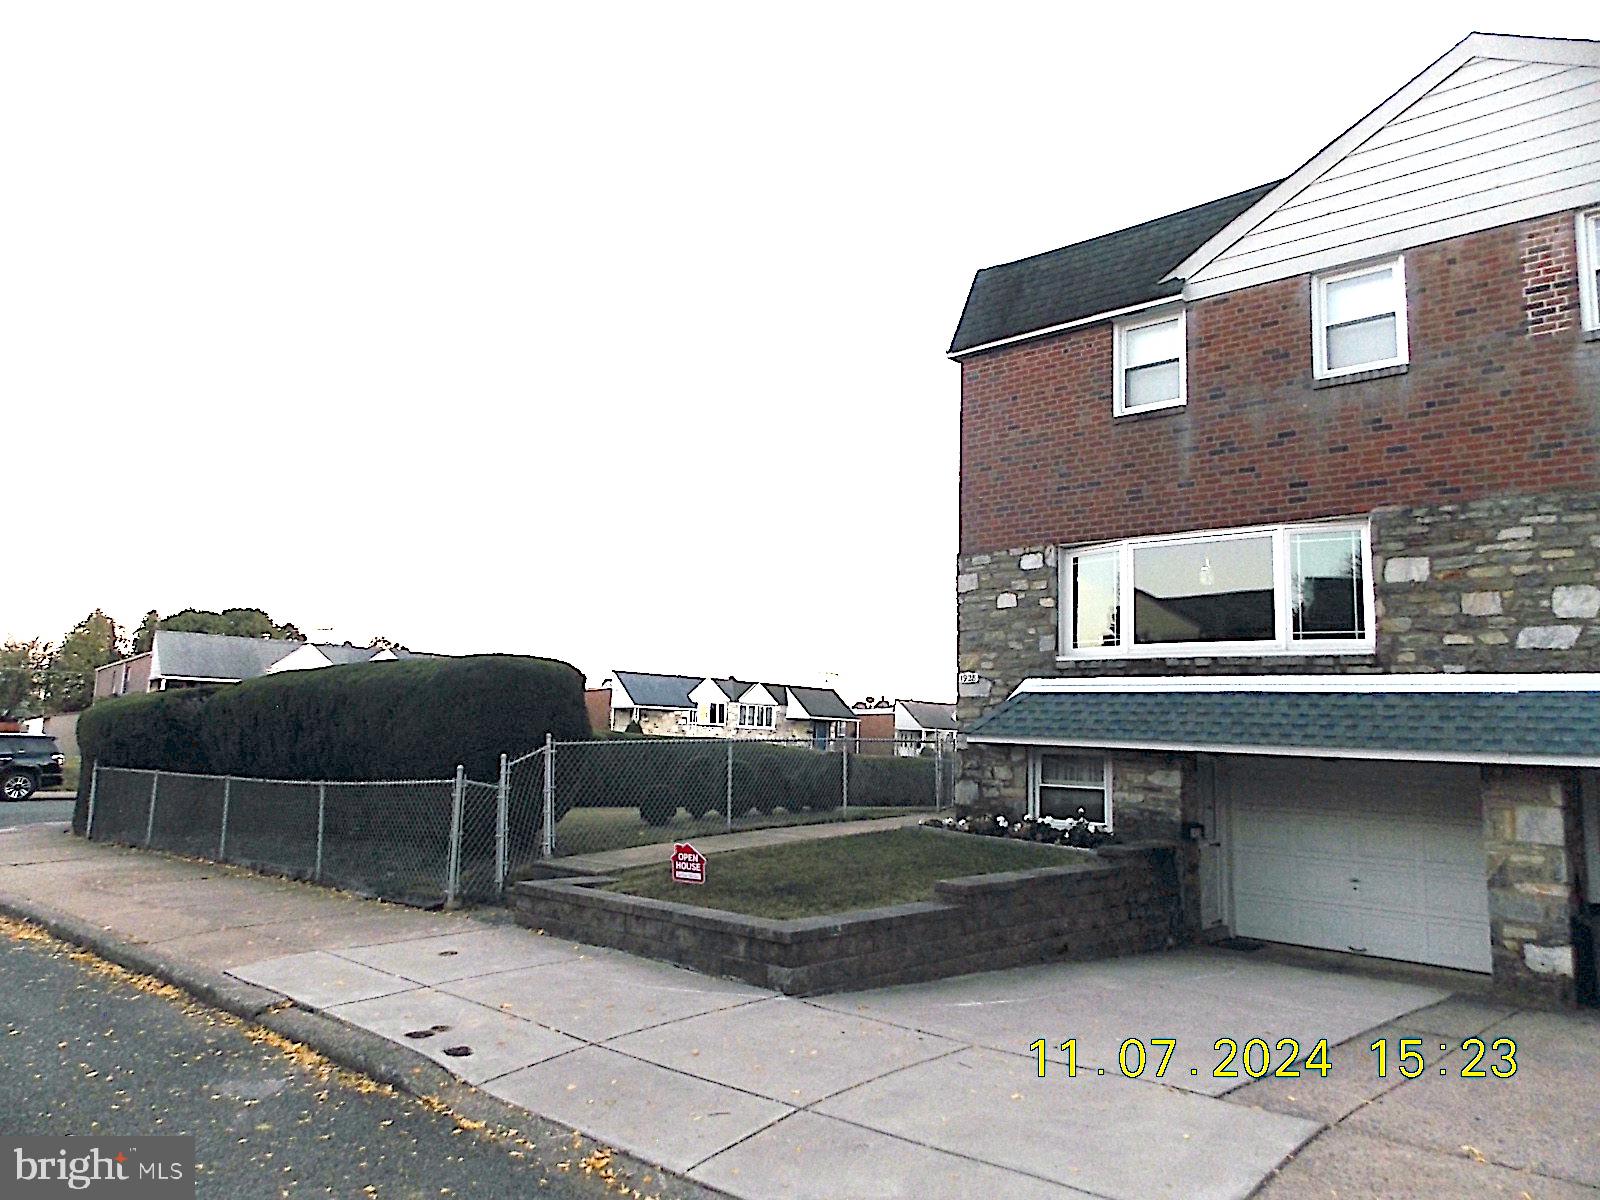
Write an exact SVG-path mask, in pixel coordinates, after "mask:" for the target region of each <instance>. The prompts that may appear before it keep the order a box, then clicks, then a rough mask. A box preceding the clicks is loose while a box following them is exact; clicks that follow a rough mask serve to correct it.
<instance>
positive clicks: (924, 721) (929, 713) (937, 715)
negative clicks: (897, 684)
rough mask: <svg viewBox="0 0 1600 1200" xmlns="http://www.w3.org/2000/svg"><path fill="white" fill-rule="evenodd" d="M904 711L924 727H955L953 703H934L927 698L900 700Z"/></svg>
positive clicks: (954, 707)
mask: <svg viewBox="0 0 1600 1200" xmlns="http://www.w3.org/2000/svg"><path fill="white" fill-rule="evenodd" d="M900 703H901V704H902V705H904V706H905V710H906V712H908V713H910V714H911V719H912V720H913V721H915V722H916V723H917V724H918V725H921V726H922V727H923V728H924V729H954V728H955V727H956V706H955V705H954V704H934V703H932V702H930V701H927V700H902V701H900Z"/></svg>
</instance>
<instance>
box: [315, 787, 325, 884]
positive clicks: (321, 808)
mask: <svg viewBox="0 0 1600 1200" xmlns="http://www.w3.org/2000/svg"><path fill="white" fill-rule="evenodd" d="M327 816H328V785H327V784H325V783H319V784H317V865H316V866H315V867H314V868H313V869H312V873H311V880H312V882H313V883H321V882H322V830H323V828H324V826H325V825H326V823H327Z"/></svg>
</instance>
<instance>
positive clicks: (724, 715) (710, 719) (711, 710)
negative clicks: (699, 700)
mask: <svg viewBox="0 0 1600 1200" xmlns="http://www.w3.org/2000/svg"><path fill="white" fill-rule="evenodd" d="M719 708H720V709H721V710H722V711H721V712H720V713H719V712H717V710H718V709H719ZM719 717H720V718H721V719H720V720H719V719H718V718H719ZM727 723H728V706H727V705H726V704H719V703H716V702H713V703H710V704H707V705H706V719H705V721H704V724H706V725H726V724H727Z"/></svg>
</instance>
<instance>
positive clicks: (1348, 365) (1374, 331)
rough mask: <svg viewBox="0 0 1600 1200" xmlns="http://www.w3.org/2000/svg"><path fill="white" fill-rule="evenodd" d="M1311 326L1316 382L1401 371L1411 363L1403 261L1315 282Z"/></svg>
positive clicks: (1327, 276)
mask: <svg viewBox="0 0 1600 1200" xmlns="http://www.w3.org/2000/svg"><path fill="white" fill-rule="evenodd" d="M1311 324H1312V330H1311V366H1312V373H1313V374H1314V375H1315V376H1316V377H1317V378H1318V379H1333V378H1337V377H1338V376H1340V375H1351V374H1354V373H1356V372H1358V371H1375V370H1379V369H1381V368H1383V367H1397V366H1403V365H1404V364H1405V363H1407V362H1408V361H1410V349H1409V346H1408V344H1407V340H1406V274H1405V262H1404V260H1402V259H1399V258H1395V259H1391V260H1390V261H1388V262H1385V263H1376V264H1374V263H1368V264H1367V265H1366V266H1363V267H1354V268H1352V269H1349V270H1344V271H1328V272H1324V273H1323V274H1321V275H1316V276H1313V277H1312V280H1311Z"/></svg>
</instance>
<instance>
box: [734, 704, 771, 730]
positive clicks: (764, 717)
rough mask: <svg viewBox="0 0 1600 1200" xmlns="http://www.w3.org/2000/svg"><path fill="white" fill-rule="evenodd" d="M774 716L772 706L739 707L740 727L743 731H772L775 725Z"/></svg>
mask: <svg viewBox="0 0 1600 1200" xmlns="http://www.w3.org/2000/svg"><path fill="white" fill-rule="evenodd" d="M774 715H775V714H774V713H773V706H772V705H771V704H741V705H739V727H740V728H741V729H771V728H772V727H773V725H774V723H775V722H774Z"/></svg>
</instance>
